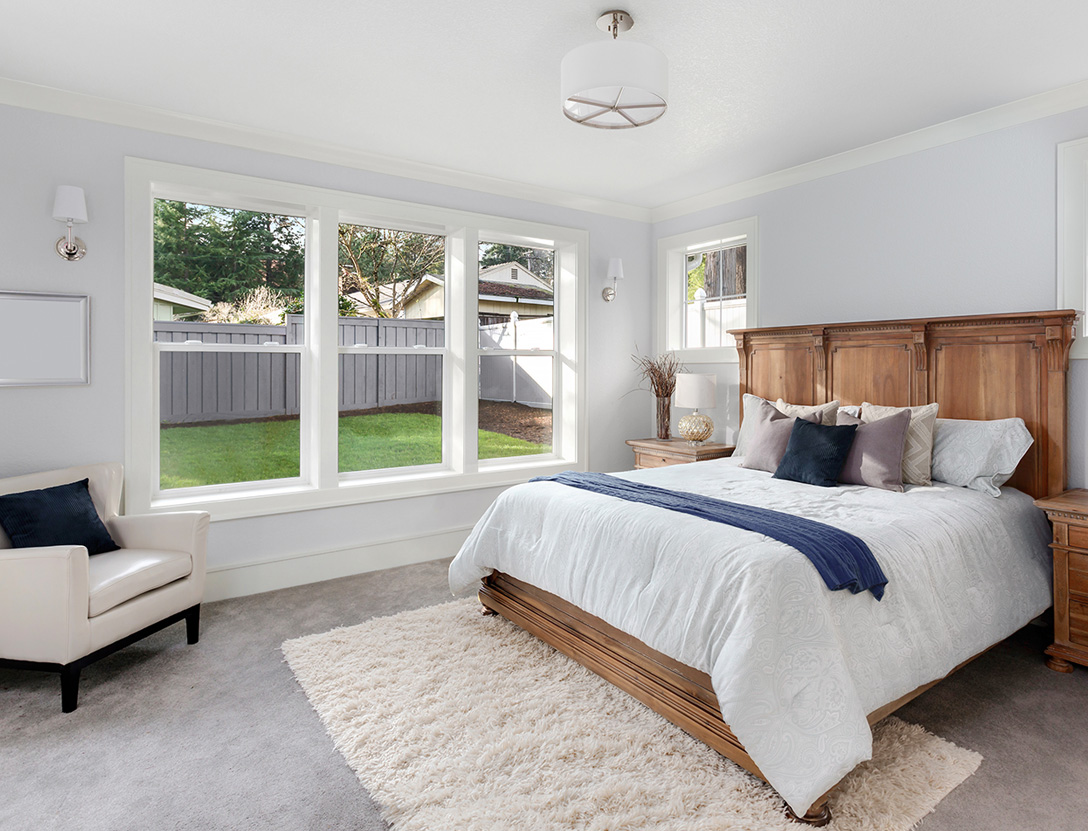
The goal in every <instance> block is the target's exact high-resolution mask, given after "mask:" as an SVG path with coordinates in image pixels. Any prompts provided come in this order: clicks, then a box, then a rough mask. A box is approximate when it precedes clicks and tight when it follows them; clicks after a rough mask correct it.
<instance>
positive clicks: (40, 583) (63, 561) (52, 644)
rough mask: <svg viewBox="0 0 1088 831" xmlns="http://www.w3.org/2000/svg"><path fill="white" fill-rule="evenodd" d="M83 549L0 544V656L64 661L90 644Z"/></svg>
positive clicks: (77, 654)
mask: <svg viewBox="0 0 1088 831" xmlns="http://www.w3.org/2000/svg"><path fill="white" fill-rule="evenodd" d="M88 583H89V577H88V568H87V549H86V548H85V547H83V546H82V545H52V546H48V547H44V548H7V549H3V550H0V657H2V658H9V659H14V660H19V661H41V662H45V663H56V664H66V663H68V662H69V661H73V660H75V659H76V658H79V657H82V656H83V655H85V654H86V653H87V651H88V648H89V644H90V627H89V625H88V622H87V609H88V603H89V600H88V592H89V589H88Z"/></svg>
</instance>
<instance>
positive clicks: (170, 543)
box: [106, 511, 211, 554]
mask: <svg viewBox="0 0 1088 831" xmlns="http://www.w3.org/2000/svg"><path fill="white" fill-rule="evenodd" d="M210 519H211V517H210V515H209V514H208V513H207V512H206V511H179V512H175V513H169V514H136V515H133V516H115V517H111V518H110V520H109V521H108V522H107V523H106V525H107V527H108V528H109V532H110V536H111V537H113V539H114V541H115V542H116V543H117V544H118V545H119V546H121V547H122V548H152V549H157V550H159V551H185V552H188V553H190V554H191V553H192V552H193V549H194V548H195V547H196V545H197V544H198V543H199V541H200V537H201V536H204V537H206V536H207V534H208V523H209V521H210Z"/></svg>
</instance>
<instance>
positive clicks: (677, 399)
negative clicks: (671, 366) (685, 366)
mask: <svg viewBox="0 0 1088 831" xmlns="http://www.w3.org/2000/svg"><path fill="white" fill-rule="evenodd" d="M717 388H718V379H717V377H716V376H714V375H697V374H694V373H690V372H681V373H680V374H679V375H677V376H676V393H675V394H674V396H673V402H674V403H675V404H676V406H677V407H691V408H692V409H694V410H698V409H699V408H700V407H705V408H710V407H713V406H714V405H715V403H716V401H717V397H716V395H715V393H716V391H717Z"/></svg>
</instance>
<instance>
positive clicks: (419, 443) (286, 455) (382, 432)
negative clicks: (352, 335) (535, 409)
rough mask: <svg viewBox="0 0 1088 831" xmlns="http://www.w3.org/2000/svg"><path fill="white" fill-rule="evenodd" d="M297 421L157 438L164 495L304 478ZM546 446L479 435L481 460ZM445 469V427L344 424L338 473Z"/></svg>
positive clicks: (412, 418) (428, 420) (418, 417)
mask: <svg viewBox="0 0 1088 831" xmlns="http://www.w3.org/2000/svg"><path fill="white" fill-rule="evenodd" d="M298 424H299V423H298V419H291V420H287V421H254V422H248V423H245V424H217V425H211V426H193V427H170V428H167V429H163V430H160V431H159V444H160V453H161V456H160V473H161V476H160V481H161V485H160V487H161V488H162V489H163V490H168V489H170V488H188V487H194V486H197V485H220V484H225V483H228V482H255V481H260V480H262V479H286V478H290V477H293V476H298V475H299V450H298V447H299V441H298ZM550 452H551V447H550V446H549V445H546V444H533V443H532V442H528V441H524V440H522V439H515V438H512V437H510V436H505V435H503V434H502V433H492V432H489V431H487V430H480V458H481V459H498V458H504V457H506V456H527V455H535V454H538V453H550ZM441 461H442V419H441V418H440V417H439V416H436V415H427V414H425V413H380V414H377V415H361V416H345V417H343V418H341V419H340V471H341V472H342V473H346V472H349V471H354V470H377V469H379V468H390V467H406V466H408V465H428V464H438V463H439V462H441Z"/></svg>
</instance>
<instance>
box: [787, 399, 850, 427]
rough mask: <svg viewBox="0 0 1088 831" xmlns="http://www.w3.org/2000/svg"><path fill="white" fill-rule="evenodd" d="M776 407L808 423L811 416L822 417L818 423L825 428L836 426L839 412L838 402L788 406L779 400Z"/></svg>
mask: <svg viewBox="0 0 1088 831" xmlns="http://www.w3.org/2000/svg"><path fill="white" fill-rule="evenodd" d="M774 405H775V406H776V407H777V408H778V409H779V410H781V411H782V412H784V413H785V414H786V415H788V416H795V417H797V418H803V419H805V420H806V421H811V420H812V419H810V418H809V416H810V415H812V414H813V413H815V414H817V415H818V416H819V417H820V420H819V421H818V422H817V423H818V424H822V425H824V426H825V427H834V426H835V416H836V415H837V414H838V412H839V402H838V401H828V402H827V403H826V404H787V403H786V402H785V401H783V400H782V399H781V398H779V399H778V400H777V401H775V402H774Z"/></svg>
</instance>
